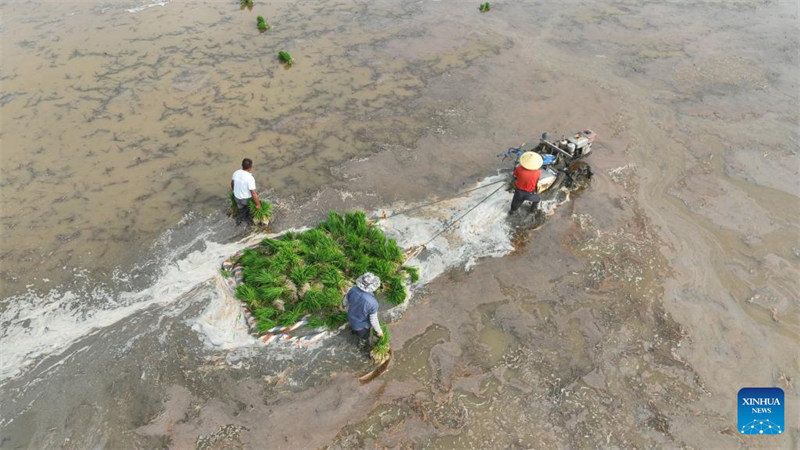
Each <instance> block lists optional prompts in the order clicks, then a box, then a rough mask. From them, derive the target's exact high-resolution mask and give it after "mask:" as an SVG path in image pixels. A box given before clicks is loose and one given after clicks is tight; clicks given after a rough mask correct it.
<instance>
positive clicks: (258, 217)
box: [234, 199, 272, 226]
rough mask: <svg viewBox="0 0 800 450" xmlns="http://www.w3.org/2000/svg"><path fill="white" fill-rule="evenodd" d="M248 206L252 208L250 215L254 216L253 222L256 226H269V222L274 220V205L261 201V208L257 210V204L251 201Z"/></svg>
mask: <svg viewBox="0 0 800 450" xmlns="http://www.w3.org/2000/svg"><path fill="white" fill-rule="evenodd" d="M234 201H235V200H234ZM248 205H249V207H250V213H251V214H252V215H253V222H255V223H256V225H264V226H266V225H269V220H270V219H271V218H272V203H270V202H268V201H261V208H257V207H256V202H255V201H254V200H253V199H250V202H249V204H248Z"/></svg>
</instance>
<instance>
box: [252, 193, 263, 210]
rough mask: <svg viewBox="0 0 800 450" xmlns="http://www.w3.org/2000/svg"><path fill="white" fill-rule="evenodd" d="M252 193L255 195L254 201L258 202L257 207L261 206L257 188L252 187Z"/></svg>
mask: <svg viewBox="0 0 800 450" xmlns="http://www.w3.org/2000/svg"><path fill="white" fill-rule="evenodd" d="M250 195H252V196H253V201H254V202H256V208H261V200H259V199H258V193H257V192H256V190H255V189H250Z"/></svg>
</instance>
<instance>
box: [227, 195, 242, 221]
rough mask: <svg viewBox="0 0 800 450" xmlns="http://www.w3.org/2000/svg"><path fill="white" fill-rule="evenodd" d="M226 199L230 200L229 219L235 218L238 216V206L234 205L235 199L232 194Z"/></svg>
mask: <svg viewBox="0 0 800 450" xmlns="http://www.w3.org/2000/svg"><path fill="white" fill-rule="evenodd" d="M228 198H230V199H231V211H230V212H229V213H228V215H229V216H230V217H236V215H237V214H239V205H237V204H236V197H234V195H233V192H231V193H230V195H228Z"/></svg>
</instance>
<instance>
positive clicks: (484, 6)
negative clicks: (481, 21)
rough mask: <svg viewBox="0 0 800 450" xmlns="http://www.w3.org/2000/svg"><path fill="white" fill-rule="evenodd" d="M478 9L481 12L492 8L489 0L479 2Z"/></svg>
mask: <svg viewBox="0 0 800 450" xmlns="http://www.w3.org/2000/svg"><path fill="white" fill-rule="evenodd" d="M478 9H479V10H480V11H481V12H489V10H490V9H492V5H490V4H489V2H486V3H481V6H479V7H478Z"/></svg>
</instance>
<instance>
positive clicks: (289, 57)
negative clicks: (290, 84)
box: [278, 50, 294, 66]
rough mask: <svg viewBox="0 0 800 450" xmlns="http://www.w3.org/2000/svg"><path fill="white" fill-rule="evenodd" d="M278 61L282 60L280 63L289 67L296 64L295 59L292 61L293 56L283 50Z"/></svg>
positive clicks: (279, 53)
mask: <svg viewBox="0 0 800 450" xmlns="http://www.w3.org/2000/svg"><path fill="white" fill-rule="evenodd" d="M278 59H279V60H280V62H282V63H284V64H286V65H287V66H291V65H292V64H294V59H292V55H290V54H289V53H288V52H285V51H283V50H281V51H279V52H278Z"/></svg>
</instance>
